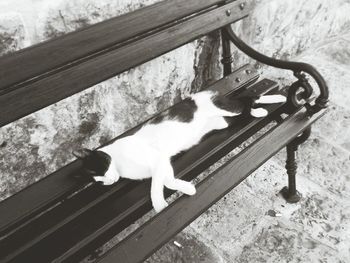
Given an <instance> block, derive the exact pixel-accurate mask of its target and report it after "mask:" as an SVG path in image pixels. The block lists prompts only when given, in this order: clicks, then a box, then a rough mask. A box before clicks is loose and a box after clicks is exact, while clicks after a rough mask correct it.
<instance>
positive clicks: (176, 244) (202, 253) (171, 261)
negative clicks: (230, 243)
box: [145, 231, 225, 263]
mask: <svg viewBox="0 0 350 263" xmlns="http://www.w3.org/2000/svg"><path fill="white" fill-rule="evenodd" d="M189 232H190V231H184V232H182V233H180V234H178V235H177V236H176V237H175V238H173V239H172V240H171V241H170V242H169V243H167V244H166V245H164V246H163V247H162V248H161V249H159V250H158V251H157V252H156V253H155V254H153V255H152V256H151V257H150V258H149V259H147V260H146V261H145V262H146V263H187V262H203V263H212V262H218V263H219V262H225V261H224V259H223V258H222V257H221V256H220V255H219V254H218V253H217V252H216V251H215V250H214V249H213V248H212V247H211V246H210V245H211V244H210V243H206V242H203V241H202V240H200V238H199V237H196V236H195V235H192V234H190V233H189Z"/></svg>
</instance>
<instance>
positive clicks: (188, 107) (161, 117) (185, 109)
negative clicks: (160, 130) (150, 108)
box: [149, 98, 198, 124]
mask: <svg viewBox="0 0 350 263" xmlns="http://www.w3.org/2000/svg"><path fill="white" fill-rule="evenodd" d="M197 109H198V107H197V105H196V103H195V102H194V100H193V99H191V98H186V99H184V100H183V101H182V102H180V103H177V104H175V105H174V106H172V107H171V108H170V109H168V110H166V111H164V112H162V113H160V114H158V115H157V116H156V117H154V118H153V119H151V120H150V122H149V123H151V124H158V123H160V122H162V121H165V120H174V119H175V120H177V121H180V122H191V121H192V120H193V117H194V113H195V112H196V111H197Z"/></svg>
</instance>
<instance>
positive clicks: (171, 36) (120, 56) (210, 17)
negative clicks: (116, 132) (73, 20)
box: [0, 0, 251, 126]
mask: <svg viewBox="0 0 350 263" xmlns="http://www.w3.org/2000/svg"><path fill="white" fill-rule="evenodd" d="M243 2H245V0H237V1H235V2H233V3H229V4H226V5H225V6H221V7H219V8H216V9H214V10H211V11H209V12H205V13H203V14H201V15H199V16H196V17H193V18H191V19H189V20H186V21H184V22H182V23H180V24H176V25H175V26H173V27H170V28H167V29H164V30H162V31H160V32H157V33H155V34H153V35H151V36H148V37H146V38H143V39H141V40H139V41H135V42H133V43H131V44H129V45H126V46H123V47H121V48H118V49H116V50H111V51H109V52H107V53H104V54H102V55H101V56H98V57H96V58H94V59H92V60H89V61H85V62H82V63H81V64H78V65H76V66H74V67H73V68H68V69H65V70H63V71H60V72H57V73H55V74H53V75H51V76H49V77H47V78H45V79H41V80H38V81H36V82H34V83H31V84H29V85H26V86H24V87H20V88H17V89H16V90H13V91H11V92H9V93H6V94H3V95H2V96H1V97H0V111H1V113H2V114H1V116H0V126H3V125H5V124H7V123H9V122H11V121H13V120H16V119H18V118H21V117H23V116H25V115H27V114H29V113H32V112H34V111H36V110H39V109H41V108H43V107H46V106H48V105H50V104H53V103H55V102H57V101H59V100H62V99H64V98H66V97H68V96H71V95H73V94H75V93H77V92H79V91H82V90H84V89H86V88H88V87H91V86H92V85H94V84H97V83H99V82H101V81H103V80H106V79H108V78H110V77H112V76H114V75H116V74H118V73H121V72H123V71H125V70H127V69H130V68H131V67H134V66H137V65H139V64H141V63H143V62H145V61H148V60H150V59H152V58H155V57H157V56H160V55H162V54H164V53H166V52H168V51H170V50H173V49H175V48H177V47H179V46H181V45H183V44H185V43H187V42H190V41H192V40H194V39H196V38H198V37H199V36H202V35H205V34H207V33H209V32H210V31H213V30H215V29H217V28H220V27H222V26H224V25H227V24H229V23H232V22H234V21H236V20H239V19H241V18H243V17H245V16H247V15H248V12H249V10H250V9H251V6H250V5H247V6H246V7H245V8H244V9H243V10H241V8H240V7H239V6H240V4H242V3H243ZM228 9H230V10H231V15H230V16H227V15H226V11H227V10H228Z"/></svg>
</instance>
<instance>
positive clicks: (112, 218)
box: [4, 119, 266, 262]
mask: <svg viewBox="0 0 350 263" xmlns="http://www.w3.org/2000/svg"><path fill="white" fill-rule="evenodd" d="M263 123H265V124H266V120H264V119H254V120H252V119H251V120H248V119H246V120H244V121H239V124H238V125H234V126H233V127H232V128H231V129H228V130H226V131H222V132H220V133H216V134H215V136H211V137H210V138H207V139H206V141H205V143H202V144H200V145H198V146H197V147H194V149H192V150H191V151H189V152H188V153H186V154H185V155H183V156H182V157H180V158H179V159H178V160H176V162H175V163H174V166H175V167H174V170H175V172H176V175H177V176H178V177H181V178H183V177H185V178H186V179H191V178H193V177H195V176H196V175H197V174H198V173H199V172H201V171H202V170H203V169H205V168H206V167H208V166H209V165H210V164H211V163H214V162H215V161H217V160H218V159H219V158H221V157H222V156H223V155H225V154H226V153H227V152H229V151H230V150H231V149H232V148H233V147H234V145H236V144H238V143H239V142H241V141H242V140H245V139H246V137H244V136H250V135H251V134H252V133H254V132H255V131H256V128H257V126H260V128H261V127H262V126H264V125H260V124H263ZM253 128H254V131H250V130H252V129H253ZM242 135H244V136H243V137H244V138H243V137H242ZM238 138H240V139H239V140H240V141H237V140H238ZM123 184H124V186H125V187H127V188H128V190H127V193H126V192H125V193H124V194H121V193H120V187H121V186H122V185H123ZM148 192H149V185H148V183H136V182H130V181H121V182H118V184H117V185H116V186H114V187H113V188H109V189H107V190H106V196H104V199H106V200H103V198H102V197H103V195H102V196H100V197H98V199H100V200H98V206H97V205H96V204H95V205H96V207H91V209H90V210H89V211H86V210H85V211H86V212H84V213H83V211H78V209H77V211H76V215H74V213H73V214H72V215H71V216H69V217H67V218H65V220H64V221H63V224H61V229H58V228H57V226H55V228H50V229H49V230H48V231H46V233H43V234H44V235H43V234H41V235H40V237H39V239H37V240H35V239H32V240H31V241H30V243H28V244H27V245H26V250H27V249H28V248H29V247H31V246H33V247H31V249H30V250H29V251H28V250H27V251H25V250H23V249H19V245H16V246H14V247H15V248H16V249H17V252H16V254H17V256H16V257H15V258H14V256H15V254H13V255H11V256H8V257H7V258H6V259H4V262H8V260H10V258H13V260H21V259H25V258H27V259H31V260H33V261H40V260H41V261H50V260H52V259H53V258H52V257H55V256H59V254H60V253H62V255H60V256H59V257H58V258H55V259H56V260H57V261H58V262H61V261H63V260H68V259H69V261H70V262H76V261H77V260H78V259H79V257H81V256H82V255H84V253H85V255H86V253H87V252H86V251H87V250H89V249H90V248H91V247H96V245H97V244H100V243H101V242H102V243H103V241H105V240H106V239H107V240H108V237H109V236H110V235H113V234H114V233H115V231H117V230H116V229H119V230H121V229H123V228H124V227H125V226H127V225H128V224H130V223H131V222H133V220H135V219H137V218H138V217H140V216H142V215H143V214H144V213H145V212H146V211H148V210H149V209H150V202H149V194H148ZM101 198H102V199H101ZM87 202H89V201H87ZM67 205H68V206H69V205H71V204H70V203H69V204H67ZM89 205H90V204H89ZM84 209H85V208H84ZM55 210H56V209H55ZM54 214H57V213H54ZM96 214H98V215H99V217H98V218H95V217H94V215H96ZM93 218H95V219H94V220H92V219H93ZM67 219H70V221H71V222H68V221H66V220H67ZM40 220H41V221H42V223H43V224H45V223H46V222H47V221H48V222H50V221H52V220H55V218H51V219H50V218H46V217H43V218H41V219H40ZM36 225H40V223H37V224H36ZM28 228H29V230H30V229H33V228H37V227H35V226H34V225H30V226H28ZM52 230H53V231H55V232H54V233H53V232H52ZM48 235H50V236H48ZM67 236H69V239H68V238H67ZM19 239H20V240H21V241H23V239H24V240H25V238H19ZM36 243H37V244H36ZM58 243H59V244H60V245H59V246H57V245H55V244H58ZM29 244H31V245H29ZM67 248H69V249H68V250H67V251H64V250H65V249H67ZM38 251H47V253H46V254H41V253H38ZM18 253H19V254H18ZM73 259H74V260H73Z"/></svg>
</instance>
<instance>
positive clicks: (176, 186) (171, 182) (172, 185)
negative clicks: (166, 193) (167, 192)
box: [164, 177, 196, 195]
mask: <svg viewBox="0 0 350 263" xmlns="http://www.w3.org/2000/svg"><path fill="white" fill-rule="evenodd" d="M164 185H165V186H166V187H167V188H169V189H171V190H177V191H180V192H182V193H184V194H186V195H194V194H195V193H196V188H195V186H194V185H193V184H192V183H190V182H187V181H184V180H181V179H177V178H174V177H172V178H171V177H167V178H165V181H164Z"/></svg>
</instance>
